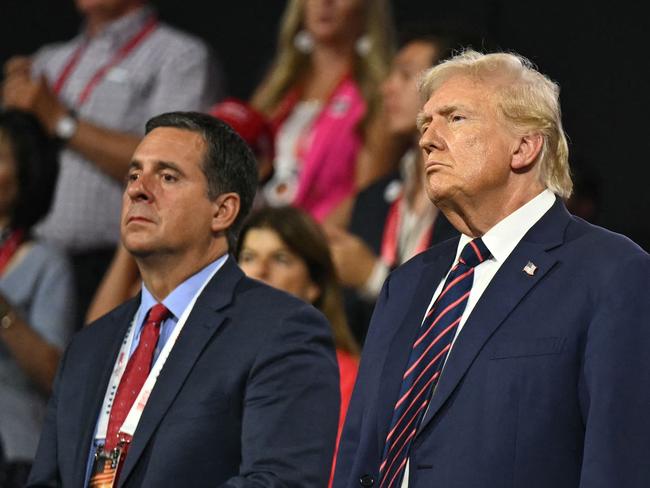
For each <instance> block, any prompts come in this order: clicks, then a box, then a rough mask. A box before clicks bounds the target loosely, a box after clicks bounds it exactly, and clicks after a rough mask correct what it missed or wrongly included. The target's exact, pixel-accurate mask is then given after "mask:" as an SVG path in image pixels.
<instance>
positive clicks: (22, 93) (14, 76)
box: [2, 57, 66, 134]
mask: <svg viewBox="0 0 650 488" xmlns="http://www.w3.org/2000/svg"><path fill="white" fill-rule="evenodd" d="M30 70H31V61H30V60H29V58H25V57H16V58H11V59H10V60H9V61H7V62H6V63H5V66H4V73H5V81H4V83H3V86H2V105H3V106H4V107H11V108H17V109H21V110H25V111H27V112H31V113H32V114H34V115H35V116H36V117H37V118H38V119H39V120H40V122H41V123H42V124H43V126H44V127H45V128H46V130H47V131H48V132H49V133H50V134H53V133H54V128H55V126H56V123H57V121H58V120H59V119H60V118H61V117H63V116H64V115H65V113H66V107H65V106H64V105H63V104H62V103H61V102H60V101H59V100H58V98H57V97H56V95H55V94H54V93H53V92H52V90H51V89H50V87H49V85H48V83H47V80H46V79H45V77H44V76H43V75H41V76H40V78H39V79H37V80H33V79H32V78H31V76H30Z"/></svg>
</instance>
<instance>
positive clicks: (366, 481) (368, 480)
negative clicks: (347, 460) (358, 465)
mask: <svg viewBox="0 0 650 488" xmlns="http://www.w3.org/2000/svg"><path fill="white" fill-rule="evenodd" d="M359 484H360V485H361V486H372V485H374V484H375V478H373V477H372V476H370V475H369V474H364V475H363V476H362V477H361V478H359Z"/></svg>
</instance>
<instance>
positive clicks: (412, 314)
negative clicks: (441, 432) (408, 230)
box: [377, 239, 458, 456]
mask: <svg viewBox="0 0 650 488" xmlns="http://www.w3.org/2000/svg"><path fill="white" fill-rule="evenodd" d="M457 245H458V239H453V240H451V241H448V242H446V243H444V244H442V245H441V246H442V247H441V248H439V252H437V253H436V254H435V255H430V256H428V257H429V259H428V260H427V259H425V265H424V267H423V268H422V272H421V273H420V277H419V279H418V283H417V287H416V288H415V293H414V295H413V299H412V300H411V303H410V304H409V305H408V307H407V310H408V312H407V314H406V316H404V319H403V320H402V322H401V324H400V325H399V328H398V329H397V332H396V333H395V335H394V337H393V339H392V340H391V343H390V346H389V349H388V353H387V355H386V361H385V362H384V367H383V369H382V373H381V376H380V383H381V387H380V389H379V390H380V391H379V394H380V400H379V401H378V402H377V404H378V407H377V425H378V429H377V434H378V439H377V442H378V446H379V452H380V453H382V452H383V449H384V443H385V441H386V436H387V435H388V428H389V426H390V423H391V419H392V416H393V409H394V407H395V402H396V401H397V395H398V394H399V390H400V387H401V384H402V375H403V374H404V370H405V369H406V363H407V361H408V358H409V353H410V352H411V345H412V344H413V341H414V340H415V335H416V334H417V331H418V328H419V327H420V325H421V323H422V318H423V317H424V313H425V312H426V310H427V307H428V306H429V302H430V301H431V297H432V296H433V293H434V291H435V290H436V287H437V286H438V284H439V283H440V281H441V280H442V279H443V278H444V276H445V274H446V273H447V271H448V270H449V268H450V267H451V263H452V260H453V259H454V256H455V254H456V247H457ZM436 250H438V249H436ZM428 252H430V251H428ZM380 456H381V454H380Z"/></svg>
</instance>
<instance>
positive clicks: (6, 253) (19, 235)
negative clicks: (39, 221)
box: [0, 229, 25, 275]
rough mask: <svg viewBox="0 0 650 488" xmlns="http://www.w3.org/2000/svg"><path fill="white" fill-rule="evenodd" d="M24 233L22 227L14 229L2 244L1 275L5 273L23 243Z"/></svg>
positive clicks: (0, 256) (0, 249) (0, 254)
mask: <svg viewBox="0 0 650 488" xmlns="http://www.w3.org/2000/svg"><path fill="white" fill-rule="evenodd" d="M24 234H25V233H24V232H23V230H22V229H18V230H14V231H12V232H11V234H9V237H7V239H6V240H5V241H4V242H3V243H2V245H0V275H2V274H3V273H4V271H5V268H6V267H7V264H9V261H11V258H12V257H14V254H16V251H17V250H18V248H19V247H20V245H21V244H22V242H23V236H24Z"/></svg>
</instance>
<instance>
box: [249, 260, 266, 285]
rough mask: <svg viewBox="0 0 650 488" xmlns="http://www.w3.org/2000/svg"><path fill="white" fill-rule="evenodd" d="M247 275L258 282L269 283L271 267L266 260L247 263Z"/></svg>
mask: <svg viewBox="0 0 650 488" xmlns="http://www.w3.org/2000/svg"><path fill="white" fill-rule="evenodd" d="M246 274H247V275H248V276H249V277H251V278H255V279H256V280H260V281H264V282H265V283H266V282H268V277H269V266H268V263H267V261H266V259H263V258H258V259H256V260H255V261H254V262H248V263H246Z"/></svg>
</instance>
